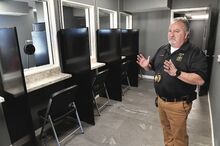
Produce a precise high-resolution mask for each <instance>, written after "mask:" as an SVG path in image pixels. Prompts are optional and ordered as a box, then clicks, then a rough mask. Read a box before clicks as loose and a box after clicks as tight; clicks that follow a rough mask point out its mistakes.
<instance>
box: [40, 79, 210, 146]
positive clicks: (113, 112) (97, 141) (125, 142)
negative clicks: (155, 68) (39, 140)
mask: <svg viewBox="0 0 220 146" xmlns="http://www.w3.org/2000/svg"><path fill="white" fill-rule="evenodd" d="M154 98H155V93H154V89H153V82H152V81H151V80H140V82H139V87H138V88H135V87H132V88H131V89H130V90H128V91H127V92H126V93H125V95H124V96H123V101H122V102H118V101H113V100H112V101H111V106H107V107H106V108H105V109H103V111H102V112H101V116H96V117H95V118H96V119H95V122H96V125H95V126H92V125H89V124H86V123H83V127H84V130H85V133H84V134H80V132H77V133H75V134H74V135H72V136H71V137H70V138H68V139H67V140H66V141H64V142H63V143H62V145H65V146H163V135H162V130H161V127H160V121H159V116H158V112H157V108H156V107H155V106H154ZM188 133H189V137H190V146H211V145H212V144H211V128H210V118H209V108H208V98H207V96H201V97H199V98H198V99H197V100H196V101H194V104H193V108H192V110H191V113H190V115H189V119H188ZM49 139H53V137H52V136H51V137H50V138H49ZM44 145H46V146H50V145H51V146H52V145H53V146H54V145H55V144H54V142H52V143H50V144H49V143H46V144H44Z"/></svg>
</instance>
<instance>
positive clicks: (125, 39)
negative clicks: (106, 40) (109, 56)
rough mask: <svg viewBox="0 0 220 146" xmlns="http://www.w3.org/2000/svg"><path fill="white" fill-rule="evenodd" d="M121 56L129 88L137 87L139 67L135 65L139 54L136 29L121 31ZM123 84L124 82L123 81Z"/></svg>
mask: <svg viewBox="0 0 220 146" xmlns="http://www.w3.org/2000/svg"><path fill="white" fill-rule="evenodd" d="M120 38H121V44H120V47H121V56H125V59H124V60H123V62H125V61H129V64H128V69H127V73H128V77H129V80H130V84H131V86H134V87H137V86H138V73H139V67H138V64H137V63H136V60H137V55H138V52H139V30H138V29H121V37H120ZM123 82H124V81H123Z"/></svg>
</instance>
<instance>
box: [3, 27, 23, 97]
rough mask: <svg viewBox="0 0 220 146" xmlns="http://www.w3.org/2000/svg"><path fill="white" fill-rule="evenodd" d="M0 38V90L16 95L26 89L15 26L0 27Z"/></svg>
mask: <svg viewBox="0 0 220 146" xmlns="http://www.w3.org/2000/svg"><path fill="white" fill-rule="evenodd" d="M0 40H1V41H0V72H1V84H2V85H1V87H3V89H1V91H3V92H6V93H10V94H12V95H13V96H14V97H17V96H19V95H22V94H24V93H25V91H26V90H25V84H24V75H23V67H22V64H21V56H20V51H19V44H18V38H17V31H16V28H0ZM1 94H4V93H1Z"/></svg>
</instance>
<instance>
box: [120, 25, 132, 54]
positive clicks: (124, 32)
mask: <svg viewBox="0 0 220 146" xmlns="http://www.w3.org/2000/svg"><path fill="white" fill-rule="evenodd" d="M132 43H133V40H132V30H130V29H121V55H122V56H130V55H132V54H133V49H132Z"/></svg>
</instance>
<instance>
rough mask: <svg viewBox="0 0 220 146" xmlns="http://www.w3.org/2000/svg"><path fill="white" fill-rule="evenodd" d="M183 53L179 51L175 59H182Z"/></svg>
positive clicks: (179, 60)
mask: <svg viewBox="0 0 220 146" xmlns="http://www.w3.org/2000/svg"><path fill="white" fill-rule="evenodd" d="M183 56H184V53H179V54H178V55H177V57H176V61H178V62H181V61H182V59H183Z"/></svg>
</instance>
